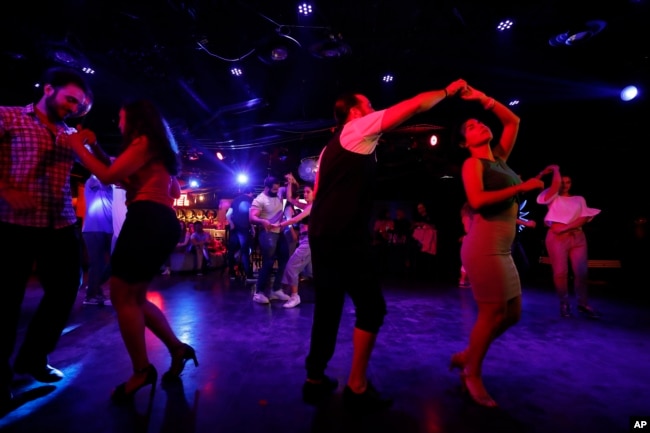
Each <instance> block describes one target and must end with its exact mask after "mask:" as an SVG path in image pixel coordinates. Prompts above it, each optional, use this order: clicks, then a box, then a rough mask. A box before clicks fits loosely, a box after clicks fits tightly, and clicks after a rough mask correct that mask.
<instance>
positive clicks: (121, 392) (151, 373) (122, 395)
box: [111, 364, 158, 404]
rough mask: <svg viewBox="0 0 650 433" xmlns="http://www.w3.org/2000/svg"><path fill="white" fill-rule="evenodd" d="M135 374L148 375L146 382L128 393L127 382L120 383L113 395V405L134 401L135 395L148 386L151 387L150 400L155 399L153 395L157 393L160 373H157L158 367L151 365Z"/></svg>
mask: <svg viewBox="0 0 650 433" xmlns="http://www.w3.org/2000/svg"><path fill="white" fill-rule="evenodd" d="M134 373H135V374H143V373H146V374H147V376H146V377H145V379H144V382H142V383H141V384H140V385H138V386H137V387H135V388H134V389H132V390H131V391H128V392H127V391H126V382H124V383H120V384H119V385H118V386H117V387H116V388H115V389H114V390H113V393H112V394H111V400H112V401H113V403H117V404H123V403H127V402H129V401H131V400H133V396H134V395H135V393H136V392H138V391H140V390H141V389H142V388H144V387H145V386H148V385H151V391H150V393H149V398H150V399H151V398H153V395H154V393H155V392H156V382H158V371H156V367H154V366H153V365H152V364H149V365H148V366H147V367H145V368H143V369H142V370H136V371H134Z"/></svg>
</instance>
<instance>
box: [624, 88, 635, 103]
mask: <svg viewBox="0 0 650 433" xmlns="http://www.w3.org/2000/svg"><path fill="white" fill-rule="evenodd" d="M638 94H639V89H637V88H636V86H627V87H626V88H624V89H623V90H621V100H622V101H625V102H628V101H631V100H632V99H634V98H636V97H637V95H638Z"/></svg>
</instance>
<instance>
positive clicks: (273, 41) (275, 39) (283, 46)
mask: <svg viewBox="0 0 650 433" xmlns="http://www.w3.org/2000/svg"><path fill="white" fill-rule="evenodd" d="M289 33H290V29H289V28H288V27H286V26H280V27H278V28H276V29H275V33H274V34H273V35H271V36H268V37H266V38H264V39H262V41H261V42H260V45H259V48H257V49H256V51H257V58H258V59H260V60H261V61H262V62H264V63H266V64H267V65H271V64H274V63H277V62H282V61H284V60H286V59H288V58H289V57H291V54H292V53H293V52H294V51H295V50H296V49H297V48H301V45H300V42H298V40H296V39H295V38H293V37H291V36H290V34H289ZM296 47H297V48H296Z"/></svg>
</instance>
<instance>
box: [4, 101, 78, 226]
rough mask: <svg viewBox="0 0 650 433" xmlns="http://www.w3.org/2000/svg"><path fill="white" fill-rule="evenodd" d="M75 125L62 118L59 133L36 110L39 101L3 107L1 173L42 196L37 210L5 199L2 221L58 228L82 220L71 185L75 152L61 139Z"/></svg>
mask: <svg viewBox="0 0 650 433" xmlns="http://www.w3.org/2000/svg"><path fill="white" fill-rule="evenodd" d="M72 131H74V129H73V128H70V127H68V126H67V125H65V123H63V122H61V123H59V124H57V125H56V137H55V136H54V135H53V134H52V132H51V131H50V130H49V129H48V128H47V127H46V126H45V125H44V124H43V123H42V122H41V121H40V120H39V119H38V117H37V116H36V112H35V111H34V104H29V105H27V106H26V107H0V179H2V180H3V181H4V182H7V183H8V184H9V185H11V187H12V188H14V189H17V190H20V191H23V192H24V193H25V194H29V195H30V196H32V197H33V198H34V199H35V200H36V202H37V208H36V209H35V210H33V211H30V212H14V211H13V210H12V209H11V207H10V206H9V205H8V204H7V203H6V202H5V201H4V200H2V199H0V221H3V222H6V223H11V224H18V225H21V226H29V227H48V228H55V229H56V228H62V227H66V226H69V225H71V224H74V223H76V221H77V217H76V214H75V210H74V207H73V206H72V193H71V189H70V173H71V171H72V166H73V164H74V162H75V155H74V152H73V151H72V149H70V148H69V147H67V146H65V145H63V144H62V143H60V138H61V136H62V135H65V134H69V133H70V132H72Z"/></svg>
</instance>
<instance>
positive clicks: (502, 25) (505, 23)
mask: <svg viewBox="0 0 650 433" xmlns="http://www.w3.org/2000/svg"><path fill="white" fill-rule="evenodd" d="M513 24H514V22H512V21H511V20H503V21H501V22H500V23H499V25H498V26H497V30H499V31H500V32H502V31H504V30H509V29H510V27H512V25H513Z"/></svg>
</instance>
